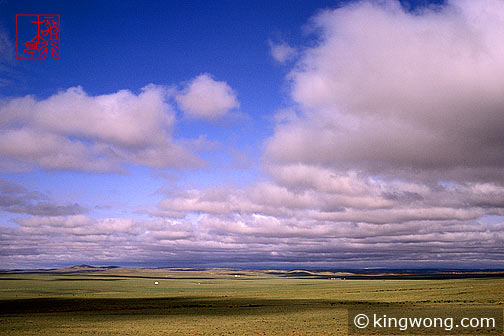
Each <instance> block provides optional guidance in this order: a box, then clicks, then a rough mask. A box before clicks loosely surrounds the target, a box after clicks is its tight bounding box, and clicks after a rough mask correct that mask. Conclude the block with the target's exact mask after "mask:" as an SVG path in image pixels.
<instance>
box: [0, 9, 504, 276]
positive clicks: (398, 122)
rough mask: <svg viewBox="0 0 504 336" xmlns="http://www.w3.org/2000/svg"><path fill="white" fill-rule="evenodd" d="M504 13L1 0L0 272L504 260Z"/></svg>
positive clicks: (457, 263) (464, 263) (419, 264)
mask: <svg viewBox="0 0 504 336" xmlns="http://www.w3.org/2000/svg"><path fill="white" fill-rule="evenodd" d="M485 8H491V9H492V11H488V10H486V9H485ZM501 10H503V5H502V2H501V1H498V0H488V1H484V0H481V1H479V0H478V1H475V2H470V1H464V0H458V1H455V0H454V1H451V2H448V3H444V2H440V1H408V2H406V1H404V2H401V3H399V2H397V1H394V0H390V1H384V2H383V1H382V2H378V1H374V2H373V1H360V2H353V1H301V0H295V1H294V0H293V1H289V2H286V1H269V2H267V1H215V2H213V1H159V2H154V1H152V2H142V3H139V2H135V1H108V2H102V1H81V2H77V3H70V2H65V1H47V2H39V1H15V2H14V1H9V0H4V1H0V45H1V48H0V115H1V119H0V131H1V132H0V141H1V142H2V143H3V145H1V146H0V157H1V158H2V164H1V165H0V169H1V172H0V182H1V183H0V191H1V195H0V228H1V229H2V231H1V232H0V234H1V236H0V237H1V244H2V245H0V250H1V253H0V258H1V259H0V261H1V263H0V268H12V267H38V266H40V267H53V266H62V265H70V264H76V263H90V264H103V265H105V264H122V265H133V264H135V265H146V266H152V265H156V266H202V265H203V266H204V265H217V266H247V267H249V266H254V267H282V268H283V267H297V266H306V265H313V266H317V267H370V266H373V267H374V266H380V267H389V266H404V267H438V266H439V267H480V266H481V267H502V266H503V265H502V261H501V260H502V254H503V252H504V251H503V250H502V246H503V244H502V243H503V242H504V235H503V225H504V223H503V221H502V218H503V217H502V215H504V210H503V207H504V204H503V203H502V199H504V198H503V196H504V186H503V181H504V180H503V178H502V177H503V175H502V168H503V165H504V157H503V156H502V154H501V152H502V151H501V149H502V145H503V143H504V141H503V140H502V136H501V134H502V132H501V131H502V126H501V125H502V122H503V121H504V120H503V119H502V116H501V115H499V113H496V112H495V111H499V109H500V108H502V106H504V104H503V101H502V99H501V98H500V97H501V94H500V93H501V92H500V91H501V89H499V88H501V87H502V86H501V84H503V83H500V81H499V80H496V79H495V77H496V73H499V72H500V71H503V72H504V67H503V65H504V55H503V53H502V50H501V49H500V48H498V47H497V46H496V45H498V43H496V41H498V36H499V35H498V32H500V31H501V30H502V31H504V30H503V29H504V28H503V27H504V23H503V22H502V19H501V17H499V16H498V13H501ZM20 13H51V14H60V15H61V60H59V61H54V60H52V58H51V57H50V56H48V57H47V58H46V59H45V60H43V61H23V60H16V59H15V43H16V37H15V27H16V26H15V15H16V14H20ZM491 13H497V14H495V15H494V14H491ZM474 69H477V71H474ZM503 78H504V77H503ZM55 242H58V244H56V243H55ZM397 256H399V257H397ZM393 258H397V260H391V259H393Z"/></svg>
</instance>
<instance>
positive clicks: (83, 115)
mask: <svg viewBox="0 0 504 336" xmlns="http://www.w3.org/2000/svg"><path fill="white" fill-rule="evenodd" d="M165 100H166V90H165V89H164V88H163V87H160V86H155V85H148V86H146V87H144V88H143V89H142V90H141V92H140V93H139V94H135V93H133V92H131V91H129V90H121V91H118V92H116V93H112V94H106V95H98V96H89V95H88V94H87V93H86V92H85V91H84V90H83V89H82V88H81V87H74V88H70V89H67V90H65V91H61V92H58V93H57V94H54V95H52V96H50V97H48V98H46V99H41V100H38V99H36V98H34V97H32V96H26V97H22V98H12V99H8V100H6V101H3V102H2V103H0V125H1V127H0V156H2V158H3V160H2V164H1V168H2V169H7V170H12V169H15V167H22V168H25V169H30V168H31V167H33V166H39V167H41V168H43V169H60V170H61V169H64V170H85V171H99V172H106V171H120V170H122V169H123V165H124V164H131V163H133V164H139V165H145V166H148V167H154V168H172V167H176V168H179V167H188V166H197V165H200V164H201V161H200V160H199V159H198V158H196V157H195V156H194V155H193V154H191V153H190V152H189V151H188V150H187V149H186V148H185V147H184V146H182V145H181V144H180V143H177V142H176V141H175V140H174V139H173V137H172V130H173V127H174V123H175V116H174V112H173V111H172V109H171V108H170V106H169V105H168V104H167V103H166V101H165Z"/></svg>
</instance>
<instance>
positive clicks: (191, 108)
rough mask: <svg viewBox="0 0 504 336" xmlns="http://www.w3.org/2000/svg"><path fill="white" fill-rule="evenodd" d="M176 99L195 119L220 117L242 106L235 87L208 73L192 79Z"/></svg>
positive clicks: (185, 112)
mask: <svg viewBox="0 0 504 336" xmlns="http://www.w3.org/2000/svg"><path fill="white" fill-rule="evenodd" d="M175 100H176V101H177V103H178V105H179V107H180V109H181V110H182V111H184V114H185V115H187V116H189V117H191V118H194V119H207V120H211V119H218V118H221V117H223V116H225V115H226V114H227V113H228V112H229V111H231V110H232V109H234V108H238V107H239V106H240V104H239V103H238V99H237V98H236V94H235V92H234V91H233V89H232V88H231V87H230V86H229V85H228V84H227V83H226V82H220V81H216V80H214V79H213V78H212V77H211V76H210V75H208V74H202V75H199V76H197V77H196V78H194V79H193V80H192V81H190V82H189V83H188V84H187V85H186V86H185V88H184V89H183V90H182V91H181V92H179V93H178V94H177V95H176V96H175Z"/></svg>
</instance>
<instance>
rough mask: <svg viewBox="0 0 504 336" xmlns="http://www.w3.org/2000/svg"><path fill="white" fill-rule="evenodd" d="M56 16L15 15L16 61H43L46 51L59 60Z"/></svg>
mask: <svg viewBox="0 0 504 336" xmlns="http://www.w3.org/2000/svg"><path fill="white" fill-rule="evenodd" d="M60 28H61V26H60V16H59V15H58V14H16V59H18V60H44V59H45V58H46V56H47V53H48V51H49V50H50V53H51V55H52V58H53V59H55V60H59V59H60V58H61V41H60Z"/></svg>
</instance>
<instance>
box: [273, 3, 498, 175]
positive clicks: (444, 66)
mask: <svg viewBox="0 0 504 336" xmlns="http://www.w3.org/2000/svg"><path fill="white" fill-rule="evenodd" d="M503 16H504V2H502V1H499V0H487V1H452V2H450V3H449V4H448V5H447V6H444V7H442V8H441V9H439V8H438V9H436V10H429V9H424V10H423V11H422V12H420V13H410V12H405V11H404V10H403V9H402V8H401V6H400V4H399V3H398V2H396V1H386V2H379V3H377V2H370V1H363V2H357V3H355V4H350V5H348V6H345V7H342V8H338V9H334V10H327V11H325V12H323V13H322V14H320V15H318V16H317V17H315V19H314V20H313V22H314V25H315V27H316V28H318V29H317V30H315V31H316V32H317V33H318V34H320V35H319V37H320V40H319V43H317V45H316V46H314V47H311V48H308V49H307V50H306V51H305V53H304V54H303V56H302V57H301V59H300V61H299V62H298V63H297V64H296V66H295V67H294V68H293V71H292V72H291V73H290V76H289V78H290V80H291V84H292V98H293V100H294V101H295V102H296V103H297V106H298V108H299V109H300V111H301V113H300V114H301V116H300V117H299V118H297V119H296V120H292V121H291V122H287V123H283V124H279V125H277V129H276V131H275V134H274V136H273V137H272V138H271V139H270V140H269V141H268V146H267V149H266V155H267V157H268V159H269V160H270V161H276V162H284V163H295V162H303V163H305V164H313V165H322V166H325V167H331V168H336V169H341V170H347V169H359V170H362V171H367V172H368V173H371V174H385V175H389V176H398V175H400V174H401V175H403V176H406V178H427V179H436V178H443V179H454V180H473V181H474V180H489V181H493V180H494V179H496V178H497V179H500V180H501V181H502V180H503V179H504V175H503V172H504V170H503V169H502V168H503V165H504V151H502V150H500V149H501V148H502V147H503V146H504V137H503V136H502V126H501V125H503V124H504V114H503V113H501V112H500V111H502V109H503V108H504V91H503V89H502V88H503V87H504V48H503V47H502V43H500V40H501V38H502V36H503V35H504V20H503V19H502V17H503Z"/></svg>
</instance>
